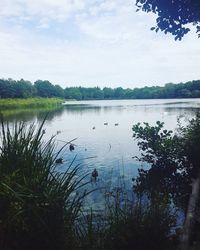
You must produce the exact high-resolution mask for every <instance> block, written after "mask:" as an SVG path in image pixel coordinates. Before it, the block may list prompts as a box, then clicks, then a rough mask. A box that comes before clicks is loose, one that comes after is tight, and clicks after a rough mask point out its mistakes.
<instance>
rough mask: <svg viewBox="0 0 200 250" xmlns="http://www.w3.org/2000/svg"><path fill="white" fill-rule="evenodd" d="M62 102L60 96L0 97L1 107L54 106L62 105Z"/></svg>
mask: <svg viewBox="0 0 200 250" xmlns="http://www.w3.org/2000/svg"><path fill="white" fill-rule="evenodd" d="M62 102H63V100H62V99H59V98H27V99H17V98H13V99H0V109H13V108H20V109H22V108H36V107H53V106H60V105H61V104H62Z"/></svg>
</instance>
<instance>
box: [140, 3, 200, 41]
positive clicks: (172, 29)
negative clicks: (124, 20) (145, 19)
mask: <svg viewBox="0 0 200 250" xmlns="http://www.w3.org/2000/svg"><path fill="white" fill-rule="evenodd" d="M136 6H137V7H138V10H142V11H145V12H152V13H155V14H156V15H158V17H157V19H156V22H157V26H156V27H152V28H151V30H155V31H156V32H157V31H158V30H161V31H163V32H164V33H165V34H166V33H171V34H172V35H173V36H175V40H177V39H179V40H181V39H182V37H183V36H184V35H185V34H187V33H188V32H189V31H190V28H189V27H188V24H192V25H194V26H195V27H196V31H197V33H199V32H200V26H199V22H200V3H199V1H196V0H175V1H174V0H167V1H166V0H136ZM199 36H200V34H199Z"/></svg>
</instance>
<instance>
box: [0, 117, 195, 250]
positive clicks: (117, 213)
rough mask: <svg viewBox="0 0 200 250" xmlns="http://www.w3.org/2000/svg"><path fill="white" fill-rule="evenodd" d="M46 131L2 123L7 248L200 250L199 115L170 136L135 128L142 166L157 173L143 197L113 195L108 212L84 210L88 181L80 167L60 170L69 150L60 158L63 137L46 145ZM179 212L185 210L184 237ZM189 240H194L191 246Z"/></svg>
mask: <svg viewBox="0 0 200 250" xmlns="http://www.w3.org/2000/svg"><path fill="white" fill-rule="evenodd" d="M42 125H43V124H42ZM42 125H41V126H39V128H37V127H36V126H34V125H29V126H28V125H26V124H24V123H19V124H15V126H9V124H6V125H5V124H4V123H3V122H2V125H1V130H0V134H1V137H0V139H1V141H0V145H1V147H0V248H1V249H3V250H8V249H9V250H18V249H19V250H25V249H30V250H31V249H33V250H35V249H42V250H45V249H52V250H65V249H73V250H76V249H77V250H78V249H80V250H84V249H88V250H121V249H124V250H133V249H134V250H146V249H148V250H160V249H162V250H169V249H170V250H172V249H174V250H175V249H179V248H178V246H180V247H181V249H189V248H188V247H189V246H192V245H194V243H195V244H196V247H197V246H198V244H199V232H200V229H199V217H198V216H199V215H198V214H199V209H198V208H199V202H200V201H199V189H198V190H197V194H195V192H194V190H193V186H194V184H193V183H195V182H196V180H200V174H199V157H198V155H199V149H200V146H199V143H200V138H199V135H200V117H199V115H197V117H196V118H194V119H192V120H191V121H190V122H189V123H188V125H187V126H184V127H183V126H181V125H180V126H179V129H178V130H177V132H176V133H172V132H171V131H166V130H165V129H164V128H163V125H164V124H163V123H161V122H157V124H156V126H154V127H153V126H150V125H149V124H147V123H146V124H144V126H141V125H140V124H136V125H134V127H133V130H134V137H135V138H136V139H137V140H138V145H139V147H140V149H141V150H142V156H141V158H140V160H141V161H143V162H148V163H149V164H150V169H149V170H140V172H139V176H138V178H137V180H136V182H135V185H134V189H135V191H136V193H137V194H138V196H137V199H135V200H134V201H133V200H130V199H129V198H128V195H127V194H126V190H124V189H123V188H122V187H115V188H113V189H111V190H107V191H106V192H105V210H104V211H101V212H99V211H98V212H94V211H92V210H91V212H86V211H84V209H83V207H82V204H83V203H82V201H83V198H84V196H85V195H86V192H87V191H86V189H87V188H86V189H85V187H87V186H85V185H86V179H85V177H84V175H83V174H81V171H80V167H79V166H76V165H74V163H73V162H72V163H69V168H68V169H67V171H66V172H64V173H61V172H59V171H58V168H57V166H56V165H55V160H56V158H57V157H59V153H60V152H61V151H62V149H61V151H58V152H57V153H55V152H56V151H57V150H56V148H55V143H54V138H55V137H52V138H51V139H50V141H48V142H46V143H45V142H43V128H42ZM73 165H74V167H73ZM83 185H84V188H82V187H83ZM198 185H200V182H198ZM83 190H84V191H83ZM89 190H90V189H89ZM191 190H192V194H193V195H191ZM89 192H90V191H89ZM194 197H196V198H195V200H194ZM191 203H192V209H190V208H191V207H190V205H191ZM177 209H178V210H179V211H184V215H183V219H184V218H185V224H184V226H183V229H182V230H181V231H180V229H181V228H182V225H181V223H180V218H179V223H178V224H177V218H178V217H177V214H176V210H177ZM188 220H189V223H187V221H188ZM188 227H189V228H188ZM182 234H183V235H184V236H186V237H183V238H184V240H183V243H184V244H183V247H182V245H181V244H180V243H181V242H182V238H181V237H180V236H181V235H182ZM180 239H181V241H179V240H180ZM185 239H186V240H185ZM194 249H198V248H194Z"/></svg>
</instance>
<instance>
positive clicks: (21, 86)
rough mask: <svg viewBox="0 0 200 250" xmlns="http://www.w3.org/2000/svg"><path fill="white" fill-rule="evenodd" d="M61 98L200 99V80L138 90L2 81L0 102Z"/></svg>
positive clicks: (0, 83) (43, 82) (39, 81)
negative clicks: (2, 99) (21, 99)
mask: <svg viewBox="0 0 200 250" xmlns="http://www.w3.org/2000/svg"><path fill="white" fill-rule="evenodd" d="M31 97H49V98H52V97H59V98H65V99H76V100H95V99H97V100H101V99H156V98H197V97H199V98H200V80H197V81H190V82H186V83H179V84H173V83H168V84H165V86H164V87H159V86H153V87H143V88H134V89H130V88H127V89H123V88H121V87H118V88H114V89H112V88H107V87H105V88H103V89H101V88H99V87H90V88H86V87H66V88H65V89H63V88H62V87H60V86H59V85H53V84H52V83H50V82H49V81H42V80H38V81H36V82H35V83H34V84H32V83H31V82H29V81H25V80H23V79H21V80H19V81H14V80H12V79H8V80H4V79H0V98H31Z"/></svg>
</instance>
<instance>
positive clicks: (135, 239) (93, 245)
mask: <svg viewBox="0 0 200 250" xmlns="http://www.w3.org/2000/svg"><path fill="white" fill-rule="evenodd" d="M123 192H124V190H120V189H116V190H115V191H114V192H112V195H111V196H109V197H107V198H106V208H105V210H104V211H102V212H101V213H94V212H93V211H91V212H90V213H88V214H87V215H85V216H83V218H82V220H81V222H80V223H79V225H78V232H77V235H78V236H77V237H79V238H80V239H79V242H80V249H91V250H173V249H174V250H175V249H177V245H178V236H177V235H176V233H175V230H173V229H175V226H176V214H175V213H174V212H173V211H172V210H171V209H170V205H169V203H168V201H167V200H160V199H157V198H154V199H153V200H151V201H150V200H148V201H146V202H142V201H141V200H137V201H135V202H134V203H132V202H131V201H128V200H125V201H123V199H122V197H123V196H124V194H123Z"/></svg>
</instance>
